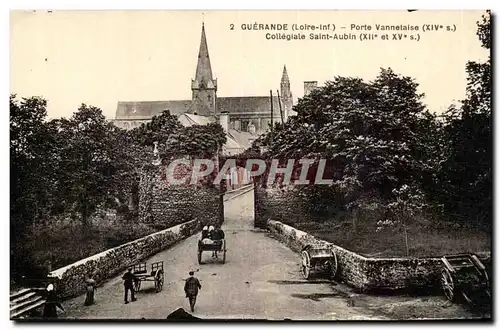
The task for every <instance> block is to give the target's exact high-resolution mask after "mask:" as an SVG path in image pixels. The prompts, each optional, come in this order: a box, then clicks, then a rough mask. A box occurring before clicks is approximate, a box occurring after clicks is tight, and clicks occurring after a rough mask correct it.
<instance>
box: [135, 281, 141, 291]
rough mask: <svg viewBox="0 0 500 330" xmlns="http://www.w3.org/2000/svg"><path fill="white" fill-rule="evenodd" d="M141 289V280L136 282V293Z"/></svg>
mask: <svg viewBox="0 0 500 330" xmlns="http://www.w3.org/2000/svg"><path fill="white" fill-rule="evenodd" d="M140 288H141V280H136V281H134V291H135V292H139V289H140Z"/></svg>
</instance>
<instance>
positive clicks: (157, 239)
mask: <svg viewBox="0 0 500 330" xmlns="http://www.w3.org/2000/svg"><path fill="white" fill-rule="evenodd" d="M199 227H200V222H199V221H198V220H197V219H195V220H192V221H189V222H186V223H184V224H180V225H177V226H175V227H172V228H169V229H165V230H162V231H160V232H157V233H154V234H151V235H148V236H145V237H142V238H139V239H137V240H135V241H132V242H129V243H126V244H123V245H120V246H118V247H116V248H113V249H109V250H107V251H104V252H101V253H99V254H96V255H93V256H91V257H88V258H86V259H82V260H80V261H77V262H75V263H73V264H71V265H68V266H65V267H63V268H59V269H57V270H54V271H52V272H51V273H50V274H49V276H50V277H54V278H56V281H57V283H56V287H57V291H58V294H59V295H60V296H61V298H69V297H74V296H77V295H79V294H82V293H84V292H85V286H86V283H85V281H86V279H88V278H93V279H94V280H95V281H96V282H97V284H99V283H102V282H104V281H106V280H107V279H109V278H111V277H113V276H115V275H117V274H119V273H120V272H123V271H124V270H125V269H126V268H127V267H130V266H132V265H134V264H137V263H138V262H140V261H141V260H144V259H146V258H148V257H150V256H152V255H154V254H156V253H158V252H160V251H163V250H165V249H166V248H169V247H171V246H172V245H174V244H175V243H177V242H179V241H180V240H182V239H184V238H186V237H189V236H191V235H193V234H194V233H195V232H196V231H198V230H199ZM159 261H161V260H159ZM164 262H166V260H164ZM148 267H149V265H148ZM164 267H168V264H164Z"/></svg>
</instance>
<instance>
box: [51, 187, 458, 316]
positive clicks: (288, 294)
mask: <svg viewBox="0 0 500 330" xmlns="http://www.w3.org/2000/svg"><path fill="white" fill-rule="evenodd" d="M235 195H236V194H235ZM223 229H224V231H225V233H226V239H227V246H228V251H227V258H226V263H225V264H221V263H220V262H218V260H212V258H211V253H210V252H205V254H204V255H203V260H204V261H205V264H202V265H199V264H198V262H197V240H198V235H196V236H192V237H189V238H187V239H186V240H184V241H182V242H180V243H178V244H177V245H175V246H173V247H172V248H170V249H169V250H166V251H163V252H160V253H158V254H157V255H155V256H152V257H151V258H150V259H149V260H147V262H148V263H149V262H154V261H159V260H163V261H164V263H165V265H166V269H165V284H164V287H163V290H162V291H161V292H159V293H156V292H155V291H154V283H153V282H146V283H143V284H142V286H141V291H139V293H138V294H137V297H138V300H137V301H135V302H132V303H129V304H127V305H125V304H124V303H123V284H122V281H121V280H120V277H115V278H113V279H111V280H110V281H108V282H106V283H104V284H103V285H102V286H101V287H99V288H98V289H97V291H96V304H95V305H93V306H84V305H83V302H84V300H85V297H84V296H80V297H77V298H73V299H71V300H69V301H66V302H64V305H65V308H66V312H65V313H63V314H61V315H60V317H61V318H69V319H75V318H76V319H165V318H166V317H167V316H168V315H169V314H170V313H171V312H173V311H174V310H176V309H178V308H179V307H182V308H184V309H185V310H186V311H187V310H189V304H188V301H187V299H186V298H185V297H184V294H183V287H184V279H185V278H186V277H187V276H188V272H189V271H190V270H195V271H196V270H197V271H196V277H198V278H199V279H200V281H201V284H202V290H201V291H200V294H199V296H198V301H197V305H196V310H195V312H194V313H193V314H194V315H195V316H197V317H199V318H202V319H268V320H283V319H291V320H338V319H340V320H365V319H372V320H373V319H391V318H392V319H398V318H399V319H401V318H403V317H404V316H407V317H404V318H409V317H412V316H413V317H452V316H457V315H461V316H466V314H464V313H465V312H464V311H463V310H461V309H459V308H458V307H456V306H454V305H451V304H448V303H447V302H446V301H445V300H444V299H443V298H440V297H432V298H411V297H373V296H365V295H356V294H354V293H352V292H351V291H350V289H349V288H348V287H346V286H344V285H342V284H337V285H334V286H332V285H331V284H329V283H325V282H323V283H320V282H319V283H308V282H305V281H303V279H302V277H301V273H300V271H299V262H300V259H299V256H298V255H297V254H296V253H294V252H293V251H291V250H290V249H288V248H287V247H285V246H284V245H282V244H281V243H279V242H278V241H276V240H274V239H273V238H271V237H269V236H268V234H267V233H266V232H264V231H257V230H254V229H253V192H249V193H248V194H243V195H241V196H238V197H235V198H234V199H229V200H227V201H226V202H225V223H224V225H223ZM353 304H354V306H353ZM398 308H399V309H398ZM436 308H439V309H440V310H441V311H445V312H444V313H442V312H440V313H438V314H436V312H435V311H436ZM429 313H430V314H429Z"/></svg>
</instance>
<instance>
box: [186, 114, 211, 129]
mask: <svg viewBox="0 0 500 330" xmlns="http://www.w3.org/2000/svg"><path fill="white" fill-rule="evenodd" d="M179 121H180V122H181V124H182V125H183V126H186V127H189V126H193V125H208V124H210V123H213V122H215V120H214V119H213V118H211V117H206V116H199V115H193V114H191V113H185V114H183V115H181V116H179Z"/></svg>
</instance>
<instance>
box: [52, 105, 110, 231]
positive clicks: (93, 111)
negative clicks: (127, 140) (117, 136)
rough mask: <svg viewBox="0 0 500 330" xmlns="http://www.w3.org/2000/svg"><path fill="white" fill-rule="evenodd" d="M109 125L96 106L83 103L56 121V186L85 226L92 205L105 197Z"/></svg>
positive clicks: (108, 164) (108, 163)
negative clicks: (58, 146)
mask: <svg viewBox="0 0 500 330" xmlns="http://www.w3.org/2000/svg"><path fill="white" fill-rule="evenodd" d="M110 125H111V124H110V123H108V122H107V121H106V120H105V118H104V116H103V115H102V112H101V110H100V109H98V108H96V107H93V106H87V105H85V104H82V105H81V106H80V108H79V109H78V111H77V112H75V113H74V114H73V116H72V117H71V118H70V119H69V120H60V121H59V135H58V138H59V141H60V142H61V143H60V146H61V149H60V156H61V159H60V171H59V175H60V180H59V182H60V189H61V192H63V196H64V199H65V201H66V202H67V203H68V206H70V207H72V208H73V210H74V211H75V212H76V213H77V214H79V216H80V218H81V221H82V223H83V224H84V226H85V227H88V226H89V223H88V220H89V217H90V216H91V215H92V213H93V212H94V211H95V210H96V208H97V207H98V206H99V205H101V204H102V203H103V202H104V201H105V200H106V199H107V198H109V189H110V177H111V176H112V173H111V172H110V167H111V166H110V165H111V160H112V158H113V156H112V154H111V153H110V151H111V150H112V149H110V148H109V140H108V139H109V137H110Z"/></svg>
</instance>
